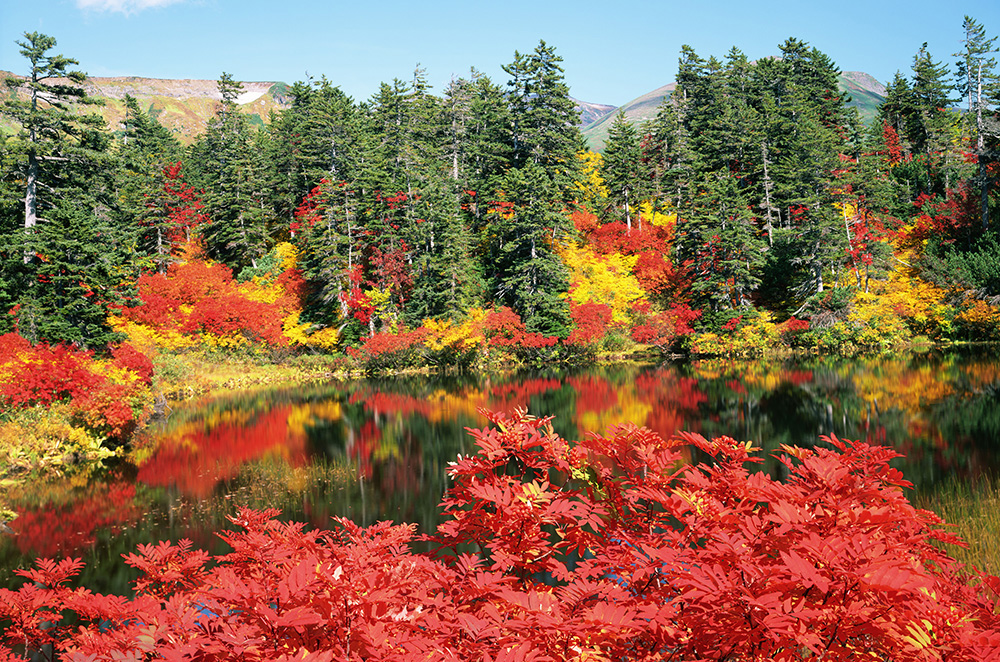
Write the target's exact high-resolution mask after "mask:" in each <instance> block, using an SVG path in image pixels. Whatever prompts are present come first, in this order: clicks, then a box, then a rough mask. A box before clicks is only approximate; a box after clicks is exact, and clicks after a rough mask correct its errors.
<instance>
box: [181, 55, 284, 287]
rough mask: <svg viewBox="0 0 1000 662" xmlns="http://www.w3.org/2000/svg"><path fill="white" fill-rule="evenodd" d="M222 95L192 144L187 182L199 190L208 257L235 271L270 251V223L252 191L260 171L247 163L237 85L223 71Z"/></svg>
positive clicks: (249, 145)
mask: <svg viewBox="0 0 1000 662" xmlns="http://www.w3.org/2000/svg"><path fill="white" fill-rule="evenodd" d="M218 87H219V94H220V96H221V98H222V100H221V103H220V104H219V107H218V110H217V111H216V114H215V117H214V118H212V120H211V121H209V124H208V129H207V130H206V132H205V134H204V135H203V136H202V137H201V139H200V140H199V141H198V142H196V143H195V144H194V145H192V148H191V157H192V158H191V163H192V166H193V168H192V181H193V182H194V183H195V185H196V186H197V187H198V188H200V189H202V190H203V191H204V192H205V194H204V195H205V213H206V215H207V216H208V219H209V220H208V223H207V224H206V225H205V227H204V229H203V237H204V239H205V247H206V249H207V250H208V254H209V256H211V257H212V258H214V259H217V260H219V261H221V262H224V263H226V264H227V265H229V266H230V267H233V268H234V269H235V270H236V271H237V272H239V271H240V270H241V269H242V268H243V267H246V266H250V267H252V268H256V266H257V260H258V259H260V258H261V257H262V256H264V255H265V254H266V253H267V252H268V251H269V250H270V240H271V237H270V227H269V226H270V224H271V222H272V219H271V218H270V217H269V215H268V214H261V213H259V212H260V210H261V209H262V206H261V203H260V201H259V200H258V199H257V195H259V194H260V192H261V191H262V190H263V189H264V187H265V183H264V182H262V181H261V178H262V177H263V176H264V172H263V171H262V170H261V168H260V167H259V164H254V163H252V161H253V159H254V154H253V138H252V136H251V133H250V127H249V124H248V123H247V119H246V115H244V114H243V113H241V112H240V111H239V106H238V105H237V103H236V99H237V98H238V97H239V95H240V93H241V92H242V91H243V85H242V84H241V83H239V82H238V81H236V80H234V79H233V77H232V76H231V75H230V74H228V73H223V74H222V75H221V77H220V78H219V81H218Z"/></svg>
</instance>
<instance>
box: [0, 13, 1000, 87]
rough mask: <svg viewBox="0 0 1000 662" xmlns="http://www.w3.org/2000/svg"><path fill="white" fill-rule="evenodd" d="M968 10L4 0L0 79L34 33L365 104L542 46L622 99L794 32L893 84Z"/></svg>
mask: <svg viewBox="0 0 1000 662" xmlns="http://www.w3.org/2000/svg"><path fill="white" fill-rule="evenodd" d="M966 14H968V15H970V16H972V17H974V18H975V19H977V20H978V21H979V22H980V23H982V24H984V25H985V26H986V28H987V30H988V32H989V34H990V35H994V34H1000V2H997V0H976V1H972V2H964V3H963V2H958V3H953V2H946V1H945V0H937V1H935V2H924V1H922V0H918V1H916V2H905V3H904V2H883V1H880V0H869V1H868V2H862V1H857V0H842V1H840V2H817V1H815V0H798V1H795V2H783V1H778V0H743V1H741V2H730V1H729V0H725V1H715V2H713V1H711V0H709V1H707V2H696V1H692V0H687V1H685V2H643V1H639V0H606V1H605V2H600V3H598V2H591V1H590V0H577V1H575V2H566V1H563V0H505V1H503V2H458V1H455V0H449V1H446V2H433V1H431V2H428V1H426V0H425V1H421V0H409V1H407V2H399V1H396V0H349V1H344V0H326V1H324V2H304V1H299V0H285V1H284V2H273V1H270V0H267V1H265V0H0V69H3V70H7V71H13V72H15V73H19V74H22V73H25V70H26V61H25V60H24V58H23V57H22V56H21V55H20V54H19V53H18V46H17V45H16V44H15V43H14V42H15V40H17V39H21V38H22V34H23V33H24V32H32V31H38V32H42V33H45V34H48V35H51V36H53V37H55V38H56V39H57V41H58V46H57V47H56V48H55V51H56V52H57V53H61V54H63V55H66V56H68V57H72V58H75V59H77V60H78V61H79V62H80V67H79V68H80V69H82V70H84V71H86V72H87V73H88V74H90V75H92V76H124V75H134V76H146V77H153V78H196V79H197V78H204V79H213V80H214V79H217V78H218V77H219V75H220V74H221V73H222V72H223V71H226V72H229V73H231V74H232V75H233V76H234V77H235V78H237V79H239V80H247V81H260V80H265V81H269V80H280V81H284V82H287V83H292V82H294V81H296V80H304V79H305V78H306V76H307V74H308V75H310V76H312V77H314V78H318V77H319V76H321V75H325V76H326V77H327V78H328V79H330V80H331V81H332V82H333V83H334V84H335V85H339V86H340V87H341V89H343V90H344V91H345V92H346V93H347V94H349V95H351V96H352V97H354V98H355V99H356V100H363V99H367V98H368V97H370V96H371V95H372V94H373V93H374V92H375V91H376V90H377V89H378V86H379V83H381V82H383V81H386V82H387V81H391V80H392V79H393V78H400V79H403V80H409V79H410V78H411V77H412V74H413V70H414V68H415V67H416V66H417V64H418V63H419V64H420V65H421V66H422V67H424V68H425V69H426V70H427V76H428V80H429V82H430V83H431V84H432V85H433V86H434V89H435V90H436V91H439V92H440V91H441V89H442V88H443V87H444V85H446V84H447V82H448V80H449V79H450V78H451V77H452V75H455V76H465V75H468V72H469V69H470V67H475V68H476V69H478V70H480V71H482V72H483V73H485V74H487V75H489V76H490V77H491V78H493V80H495V81H497V82H500V83H504V82H506V75H505V74H504V73H503V71H502V70H501V65H503V64H506V63H509V62H510V61H511V60H512V59H513V55H514V51H515V50H519V51H521V52H528V51H531V50H532V49H534V47H535V46H536V45H537V44H538V41H539V39H544V40H545V41H546V42H547V43H549V44H550V45H553V46H555V47H556V52H557V53H558V54H559V55H560V56H561V57H562V58H563V60H564V61H563V66H564V68H565V70H566V80H567V82H568V83H569V85H570V92H571V94H572V95H573V96H574V97H576V98H578V99H582V100H585V101H590V102H595V103H607V104H612V105H621V104H624V103H626V102H628V101H630V100H631V99H633V98H635V97H637V96H640V95H642V94H645V93H646V92H649V91H650V90H653V89H655V88H657V87H659V86H661V85H664V84H666V83H668V82H671V81H673V79H674V77H675V74H676V71H677V56H678V53H679V52H680V48H681V45H683V44H690V45H691V46H692V47H694V49H695V50H696V51H697V52H698V54H699V55H701V56H703V57H707V56H709V55H716V56H718V57H720V58H721V57H722V56H724V55H725V54H726V52H728V51H729V49H730V47H732V46H737V47H738V48H740V50H742V51H743V52H744V53H746V54H747V56H748V57H750V58H751V59H756V58H759V57H764V56H768V55H774V54H776V53H777V52H778V45H779V44H780V43H781V42H783V41H784V40H785V39H786V38H788V37H797V38H798V39H801V40H804V41H806V42H808V43H809V44H810V45H812V46H815V47H817V48H819V49H820V50H821V51H823V52H824V53H826V54H827V55H829V56H830V57H831V58H832V59H833V61H834V62H835V63H836V64H837V65H838V66H839V67H840V68H841V69H843V70H846V71H857V70H860V71H866V72H868V73H870V74H872V75H873V76H875V77H876V78H877V79H879V80H881V81H882V82H887V81H888V80H890V79H891V78H892V76H893V75H894V73H895V72H896V71H897V70H900V71H903V72H904V73H907V74H909V71H910V65H911V63H912V60H913V55H914V54H915V53H916V52H917V50H918V49H919V48H920V45H921V44H922V43H923V42H925V41H926V42H928V48H929V49H930V52H931V54H932V55H933V56H934V58H935V59H936V60H941V61H944V62H945V63H947V64H948V65H949V66H951V65H953V61H954V58H953V57H951V53H954V52H955V51H957V50H958V49H959V48H960V45H961V44H960V42H961V39H962V29H961V27H962V19H963V16H964V15H966ZM998 43H1000V42H998Z"/></svg>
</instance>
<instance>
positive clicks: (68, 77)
mask: <svg viewBox="0 0 1000 662" xmlns="http://www.w3.org/2000/svg"><path fill="white" fill-rule="evenodd" d="M24 36H25V41H18V42H17V43H18V45H19V46H21V54H22V55H24V57H25V58H26V59H27V60H28V62H29V74H28V76H27V77H25V78H23V79H21V78H10V79H7V81H6V84H7V86H8V87H9V88H10V89H11V91H12V93H13V94H12V95H11V97H10V98H8V99H7V100H6V101H5V102H4V104H3V113H4V114H5V115H7V116H9V117H11V118H12V119H14V120H15V122H16V123H17V124H18V125H19V126H20V131H19V133H18V134H17V135H15V136H13V137H11V138H8V139H7V140H6V141H5V142H6V148H5V153H4V158H5V159H6V162H7V164H10V165H13V166H14V167H13V168H12V169H11V170H10V171H8V170H6V169H5V170H4V174H5V175H7V173H8V172H9V173H10V174H12V175H15V176H17V177H19V178H20V182H23V187H24V188H23V189H21V191H20V196H19V197H21V200H22V201H23V207H22V209H23V214H19V215H18V216H17V218H18V219H19V222H18V225H20V226H21V228H20V230H19V231H18V228H15V227H6V228H4V231H5V232H7V233H8V234H7V237H9V238H10V241H9V243H8V242H7V241H5V242H4V244H5V249H6V250H4V251H3V252H2V259H3V260H4V262H5V264H4V269H3V274H4V275H3V276H2V277H0V281H2V282H3V283H4V285H5V286H6V292H4V293H3V294H2V296H0V300H2V301H0V303H3V304H4V305H5V310H6V307H7V305H8V304H14V308H13V312H14V314H13V315H11V316H5V317H6V318H8V319H10V320H11V321H13V322H14V323H15V324H16V325H17V328H18V330H19V331H20V332H21V333H22V334H23V335H24V336H25V337H26V338H28V339H29V340H31V341H32V342H37V341H40V340H46V341H49V342H72V343H75V344H77V345H79V346H82V347H89V348H95V349H102V348H103V347H104V345H106V343H107V342H109V341H110V340H113V339H115V337H116V336H115V334H113V333H112V332H111V331H110V329H109V328H108V325H107V312H108V306H109V305H110V304H112V303H117V302H118V301H119V300H120V295H121V292H120V291H119V283H120V281H121V280H122V278H121V277H122V275H123V273H124V272H123V271H122V269H123V267H124V266H126V265H127V263H128V256H127V255H125V251H127V250H128V249H129V247H130V244H129V241H128V237H127V236H126V235H125V234H123V232H122V227H121V225H120V223H117V222H116V221H117V220H118V219H120V212H119V209H118V198H117V196H116V195H115V186H114V180H113V176H112V175H113V172H114V169H113V167H112V162H111V152H110V146H111V141H110V137H109V135H108V133H107V131H106V127H105V126H104V122H103V120H101V118H100V117H99V116H97V115H96V114H93V113H77V112H75V111H74V109H73V108H72V106H73V104H81V103H82V104H87V103H93V100H92V99H90V98H89V97H88V96H87V95H86V93H85V91H84V90H83V88H82V87H81V84H82V82H83V81H84V79H85V74H83V73H82V72H80V71H75V70H70V69H69V67H70V66H72V65H75V64H77V63H76V61H75V60H72V59H70V58H66V57H64V56H62V55H51V54H50V53H49V51H50V50H51V49H52V48H53V47H54V46H55V45H56V40H55V39H53V38H52V37H49V36H47V35H43V34H40V33H37V32H33V33H26V34H25V35H24ZM15 265H17V266H15ZM4 321H5V322H6V321H7V319H5V320H4Z"/></svg>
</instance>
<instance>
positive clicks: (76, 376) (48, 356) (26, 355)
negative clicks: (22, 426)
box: [0, 334, 104, 407]
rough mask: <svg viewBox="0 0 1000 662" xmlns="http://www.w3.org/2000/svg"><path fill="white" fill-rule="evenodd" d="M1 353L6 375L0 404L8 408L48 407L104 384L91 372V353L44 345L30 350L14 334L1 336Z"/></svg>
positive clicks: (25, 341) (2, 384) (0, 360)
mask: <svg viewBox="0 0 1000 662" xmlns="http://www.w3.org/2000/svg"><path fill="white" fill-rule="evenodd" d="M0 350H2V351H3V352H4V353H0V364H6V365H5V366H4V370H5V371H6V373H7V374H6V377H7V379H6V380H4V381H3V382H0V401H2V402H4V403H5V404H7V405H10V406H15V407H20V406H28V405H33V404H44V405H47V404H50V403H52V402H54V401H56V400H61V399H64V398H74V397H78V396H80V395H83V394H84V393H86V392H87V391H88V390H90V389H93V388H96V387H98V386H99V385H101V384H103V382H104V378H103V377H102V376H101V375H99V374H97V373H95V372H93V371H92V370H91V367H92V359H93V355H92V353H91V352H83V351H77V350H74V349H72V348H71V347H68V346H66V345H48V344H46V343H39V344H38V345H35V346H34V347H32V346H31V344H30V343H29V342H28V341H27V340H24V339H23V338H21V337H20V336H17V335H16V334H7V335H5V336H0ZM6 352H9V353H6Z"/></svg>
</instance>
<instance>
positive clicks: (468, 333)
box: [423, 308, 486, 352]
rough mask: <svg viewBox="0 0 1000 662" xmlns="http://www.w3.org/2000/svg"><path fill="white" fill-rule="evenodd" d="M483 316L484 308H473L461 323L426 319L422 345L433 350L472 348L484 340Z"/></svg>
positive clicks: (484, 314) (463, 349) (464, 349)
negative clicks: (425, 332)
mask: <svg viewBox="0 0 1000 662" xmlns="http://www.w3.org/2000/svg"><path fill="white" fill-rule="evenodd" d="M485 317H486V311H485V310H483V309H481V308H473V309H472V310H470V311H469V314H468V316H467V317H466V318H465V320H464V321H463V322H462V323H461V324H454V323H453V322H452V321H451V320H433V319H426V320H424V322H423V327H424V328H425V329H426V330H427V336H426V337H425V338H424V346H425V347H427V348H428V349H431V350H433V351H435V352H440V351H442V350H444V349H454V350H458V351H466V350H470V349H474V348H476V347H478V346H479V345H482V344H483V343H484V342H485V341H486V338H485V337H484V336H483V332H482V324H481V323H482V321H483V319H484V318H485Z"/></svg>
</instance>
